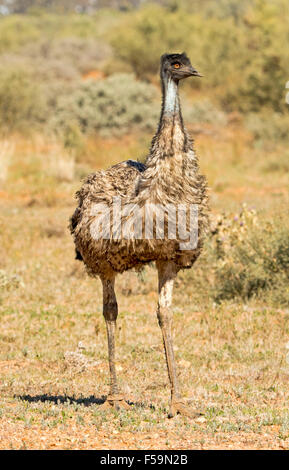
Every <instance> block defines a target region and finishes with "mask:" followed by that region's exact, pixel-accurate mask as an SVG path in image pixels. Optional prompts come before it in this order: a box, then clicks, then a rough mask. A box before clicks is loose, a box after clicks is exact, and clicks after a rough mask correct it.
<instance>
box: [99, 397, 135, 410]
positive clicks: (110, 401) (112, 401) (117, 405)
mask: <svg viewBox="0 0 289 470" xmlns="http://www.w3.org/2000/svg"><path fill="white" fill-rule="evenodd" d="M112 408H114V409H115V410H120V409H121V408H122V409H124V410H129V405H128V404H127V403H126V401H125V399H124V397H123V396H122V395H107V397H106V400H105V402H104V403H103V404H102V405H101V406H100V409H101V410H111V409H112Z"/></svg>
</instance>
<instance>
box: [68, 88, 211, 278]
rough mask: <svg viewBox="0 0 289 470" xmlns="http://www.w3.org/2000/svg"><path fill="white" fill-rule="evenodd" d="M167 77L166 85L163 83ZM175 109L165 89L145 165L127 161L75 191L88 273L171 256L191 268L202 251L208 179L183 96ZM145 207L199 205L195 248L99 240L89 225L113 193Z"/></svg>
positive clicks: (77, 229)
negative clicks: (95, 211)
mask: <svg viewBox="0 0 289 470" xmlns="http://www.w3.org/2000/svg"><path fill="white" fill-rule="evenodd" d="M164 86H165V85H164V80H163V88H164ZM176 102H177V106H175V109H174V110H173V112H169V113H168V112H166V109H165V90H163V105H162V112H161V118H160V123H159V127H158V130H157V133H156V135H155V136H154V138H153V140H152V145H151V149H150V153H149V155H148V157H147V159H146V162H145V164H142V163H139V162H136V161H132V160H128V161H125V162H122V163H118V164H117V165H114V166H112V167H111V168H109V169H108V170H106V171H103V170H100V171H97V172H96V173H93V174H91V175H89V176H88V177H87V178H86V180H85V181H84V184H83V186H82V188H81V189H80V190H79V191H78V192H77V194H76V196H77V199H78V207H77V208H76V210H75V212H74V214H73V216H72V218H71V222H70V229H71V233H72V234H73V237H74V242H75V246H76V252H77V258H78V259H82V260H83V262H84V264H85V265H86V268H87V271H88V273H89V274H90V275H92V276H95V275H105V273H106V271H111V270H112V271H114V272H116V273H121V272H123V271H126V270H128V269H132V268H136V269H140V268H141V267H142V266H143V265H144V264H146V263H149V262H151V261H161V260H170V261H173V262H174V263H175V264H176V265H177V267H178V269H182V268H189V267H191V266H192V264H193V263H194V262H195V260H196V259H197V257H198V256H199V254H200V252H201V248H202V243H203V236H204V233H205V231H206V227H207V220H208V216H207V214H208V205H207V201H208V198H207V183H206V179H205V177H204V176H202V175H200V173H199V166H198V160H197V156H196V154H195V152H194V149H193V142H192V140H191V139H190V138H189V136H188V134H187V131H186V129H185V128H184V125H183V120H182V115H181V109H180V103H179V97H178V95H177V101H176ZM115 196H118V197H120V198H121V202H122V208H125V207H126V205H128V204H133V205H137V206H138V207H140V208H143V207H144V205H145V204H147V203H152V204H162V205H164V204H174V205H177V204H197V205H198V245H197V247H196V249H194V250H181V249H180V246H179V245H180V242H181V241H182V240H180V239H178V238H177V237H176V239H174V240H170V239H168V238H167V237H165V238H164V239H162V240H159V239H156V238H154V239H152V240H148V239H140V240H138V239H134V238H131V239H123V238H122V239H120V240H115V239H113V238H112V237H111V238H110V239H102V240H95V239H93V238H92V236H91V225H92V224H93V223H94V222H95V219H96V217H97V215H93V210H92V208H93V205H94V204H95V203H105V204H107V205H108V206H111V205H112V203H113V198H114V197H115Z"/></svg>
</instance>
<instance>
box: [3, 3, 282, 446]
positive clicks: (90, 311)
mask: <svg viewBox="0 0 289 470" xmlns="http://www.w3.org/2000/svg"><path fill="white" fill-rule="evenodd" d="M0 15H1V16H0V60H1V62H0V63H1V66H0V208H1V212H0V237H1V243H0V316H1V325H2V327H1V335H0V341H1V351H2V352H1V357H0V374H1V377H2V379H3V380H2V382H1V392H2V396H3V397H4V398H3V401H2V405H1V408H0V416H2V418H1V419H0V432H1V440H2V443H1V446H2V447H8V446H10V447H13V448H25V447H27V448H37V447H42V448H54V447H59V448H63V447H67V448H88V447H90V446H91V447H92V448H97V447H100V448H101V447H102V448H103V447H104V448H112V447H113V448H116V447H131V448H133V447H136V448H137V447H143V448H147V447H151V448H158V446H162V447H164V446H167V448H174V447H176V448H182V446H183V447H184V448H193V447H196V448H202V447H218V446H219V447H226V446H227V447H230V446H231V447H232V446H233V447H234V448H237V447H240V448H242V447H243V448H244V447H246V448H248V447H250V448H253V447H259V448H264V447H266V448H273V447H274V448H279V447H285V448H287V447H288V442H289V410H288V373H289V371H288V363H287V362H286V344H287V342H288V333H289V328H288V319H289V312H288V300H289V298H288V297H289V293H288V264H289V260H288V253H289V242H288V241H289V236H288V235H289V225H288V220H287V219H288V217H287V211H288V209H287V208H288V171H289V163H288V162H289V151H288V148H289V147H288V143H289V142H288V140H289V134H288V127H289V107H288V104H286V102H285V96H286V92H288V90H286V88H285V85H286V82H288V80H289V76H288V63H289V50H288V47H286V46H287V44H288V39H289V9H288V6H287V0H270V1H269V0H251V1H249V0H248V1H247V0H245V1H242V2H240V1H237V0H218V1H217V0H202V1H201V0H194V1H189V0H180V1H169V0H167V1H166V0H163V1H155V2H147V1H142V2H141V1H140V0H107V1H97V2H96V1H92V0H90V1H89V0H78V1H77V0H75V1H72V0H69V1H66V0H61V1H54V0H25V1H17V0H13V1H8V0H6V1H4V0H2V1H0ZM183 50H185V51H186V52H187V53H188V55H189V57H190V58H191V60H192V63H193V65H194V66H195V67H196V68H197V69H198V70H199V71H200V72H201V73H202V74H203V75H204V77H203V78H202V79H192V80H187V81H186V83H184V84H182V86H181V97H182V104H183V112H184V116H185V121H186V125H187V127H188V129H189V131H190V132H191V134H192V136H193V137H194V139H195V143H196V149H197V153H198V155H199V159H200V165H201V169H202V171H203V172H204V173H205V174H206V175H207V177H208V180H209V185H210V188H211V206H212V216H211V219H212V220H211V233H210V234H209V236H208V239H207V242H206V246H205V249H204V253H203V255H202V256H201V257H200V259H199V260H198V262H197V263H196V265H195V267H194V269H192V270H190V271H186V272H184V273H182V274H181V276H180V278H179V280H178V282H177V285H176V301H175V306H174V316H175V329H176V345H177V360H178V362H179V368H180V375H181V377H180V378H181V381H182V383H183V387H184V394H185V396H186V397H187V398H188V399H193V400H194V402H195V405H196V406H202V405H203V404H204V403H205V404H206V408H205V415H204V418H201V421H199V422H194V423H190V422H188V421H186V420H183V419H182V418H181V417H180V418H177V419H176V420H174V421H170V424H168V422H167V420H166V418H165V407H166V403H167V390H166V387H165V386H166V383H167V380H166V371H165V364H164V362H162V360H163V357H162V353H161V339H160V334H159V331H158V329H157V328H158V327H157V322H156V319H155V304H156V292H155V291H156V274H155V271H154V269H153V268H151V267H149V268H147V269H146V270H145V271H144V273H143V275H142V277H137V275H136V274H134V273H126V274H125V275H123V276H122V277H121V278H119V280H118V296H119V304H120V322H119V328H120V329H119V332H118V344H119V350H118V358H119V359H118V360H119V363H118V369H119V373H120V376H121V380H122V386H123V388H124V389H125V392H126V394H127V396H128V398H129V399H131V401H132V402H134V403H135V406H133V407H132V410H131V411H129V412H124V413H122V414H119V415H113V416H110V419H108V418H107V416H106V414H105V413H104V412H101V411H99V409H98V403H99V402H101V400H102V394H103V393H105V392H106V391H107V385H108V384H107V368H106V339H105V327H104V325H103V322H102V321H101V319H100V315H101V305H100V303H99V300H98V299H99V298H100V286H99V284H98V282H96V281H94V280H90V279H87V277H86V276H85V274H84V271H83V267H82V266H81V265H80V263H78V262H77V261H75V260H74V259H73V257H74V252H73V243H72V240H71V237H70V235H69V233H68V230H67V228H66V227H67V223H68V218H69V216H70V215H71V213H72V211H73V210H74V206H75V200H74V193H75V191H76V190H77V189H78V188H79V185H80V180H81V178H82V177H83V176H84V175H86V174H87V173H89V172H91V171H94V170H95V169H98V168H107V167H109V166H110V165H112V164H114V163H116V162H118V161H121V160H125V159H128V158H133V159H139V160H144V159H145V156H146V154H147V151H148V148H149V144H150V140H151V137H152V135H153V133H154V129H155V127H156V125H157V120H158V115H159V108H160V97H161V94H160V87H159V78H158V66H159V57H160V55H161V54H162V53H163V52H165V51H167V52H175V51H179V52H182V51H183ZM96 314H97V315H96ZM184 325H185V328H184ZM184 331H186V334H184ZM95 333H96V334H97V342H96V341H95ZM192 338H193V339H192ZM79 342H80V343H79ZM79 344H80V345H79ZM92 371H93V374H92ZM200 371H201V372H200ZM124 377H126V379H127V382H124ZM148 378H149V379H148ZM151 401H153V403H154V405H153V407H150V405H151ZM80 430H83V432H80ZM82 435H84V436H86V437H83V438H82V437H81V436H82ZM154 435H155V437H153V436H154ZM25 436H26V437H25ZM40 436H41V437H40Z"/></svg>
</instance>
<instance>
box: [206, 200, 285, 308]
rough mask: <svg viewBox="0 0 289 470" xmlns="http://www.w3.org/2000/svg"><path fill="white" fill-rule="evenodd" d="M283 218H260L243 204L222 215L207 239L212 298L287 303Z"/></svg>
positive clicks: (217, 299)
mask: <svg viewBox="0 0 289 470" xmlns="http://www.w3.org/2000/svg"><path fill="white" fill-rule="evenodd" d="M284 222H285V220H281V218H280V219H278V218H276V219H275V220H274V221H262V220H261V219H260V218H259V217H258V214H257V213H256V212H255V211H254V210H253V209H248V208H247V207H246V206H244V207H243V208H242V210H241V211H240V213H239V214H238V215H234V216H233V215H231V216H225V215H223V216H222V217H220V218H219V219H218V221H217V224H216V227H215V229H214V230H213V232H212V236H211V238H210V239H209V240H208V244H207V250H208V256H209V261H208V262H209V263H210V266H211V268H212V271H213V282H212V294H213V298H214V299H215V300H216V301H221V300H225V299H234V298H240V299H242V300H243V301H246V300H248V299H249V298H252V297H262V296H266V298H267V299H268V301H269V299H270V298H271V299H272V300H273V301H275V302H277V303H278V304H283V305H285V304H288V301H289V291H288V276H289V227H288V224H286V223H284Z"/></svg>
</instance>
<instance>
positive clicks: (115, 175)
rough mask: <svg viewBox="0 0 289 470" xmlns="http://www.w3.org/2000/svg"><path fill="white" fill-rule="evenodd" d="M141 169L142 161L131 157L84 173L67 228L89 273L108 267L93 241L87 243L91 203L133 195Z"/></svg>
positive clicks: (142, 169) (77, 256) (106, 261)
mask: <svg viewBox="0 0 289 470" xmlns="http://www.w3.org/2000/svg"><path fill="white" fill-rule="evenodd" d="M145 169H146V166H145V165H144V164H143V163H140V162H137V161H134V160H127V161H124V162H121V163H117V164H116V165H113V166H112V167H110V168H108V169H107V170H99V171H97V172H96V173H92V174H90V175H89V176H87V178H85V180H84V183H83V185H82V187H81V189H80V190H79V191H77V193H76V198H77V199H78V207H77V208H76V209H75V211H74V213H73V215H72V217H71V219H70V224H69V228H70V231H71V234H72V235H73V237H74V242H75V252H76V259H78V260H82V261H84V263H85V265H86V268H87V270H88V273H89V274H90V275H96V274H101V273H102V272H103V271H106V270H108V269H109V268H110V266H109V262H108V260H107V259H105V258H104V257H103V253H99V256H100V259H99V256H97V255H98V254H97V253H96V252H95V248H96V245H97V244H96V243H91V236H90V233H88V232H87V227H88V224H87V222H88V217H89V213H90V211H91V207H92V205H93V204H95V203H105V204H108V205H110V204H112V202H113V197H115V196H118V197H121V198H124V199H125V198H127V197H128V198H129V197H130V196H133V195H134V193H135V187H136V183H137V180H138V176H139V175H140V174H141V173H142V172H143V171H144V170H145ZM92 248H94V249H93V252H92V250H91V249H92ZM100 251H102V250H100ZM84 254H85V255H84ZM84 256H85V258H84ZM133 265H134V266H132V267H137V266H136V263H135V261H134V263H133ZM129 268H130V266H123V270H125V269H129Z"/></svg>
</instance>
